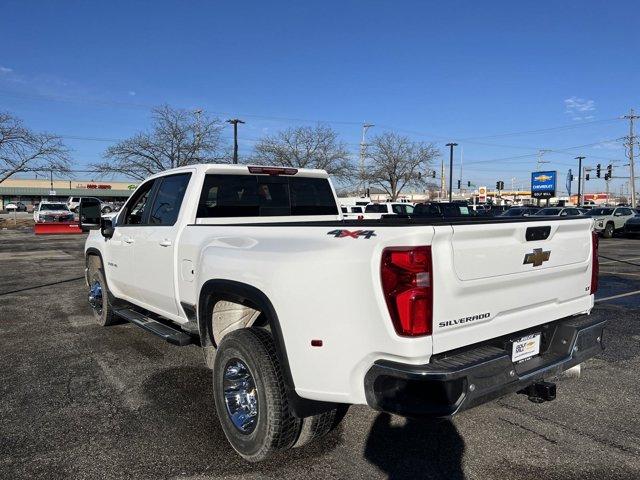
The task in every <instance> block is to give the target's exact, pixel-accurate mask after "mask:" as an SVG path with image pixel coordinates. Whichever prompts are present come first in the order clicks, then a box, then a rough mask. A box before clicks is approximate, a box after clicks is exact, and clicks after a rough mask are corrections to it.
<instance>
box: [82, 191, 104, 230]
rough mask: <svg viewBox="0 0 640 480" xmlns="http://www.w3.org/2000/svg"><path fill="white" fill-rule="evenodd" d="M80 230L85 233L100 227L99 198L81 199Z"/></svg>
mask: <svg viewBox="0 0 640 480" xmlns="http://www.w3.org/2000/svg"><path fill="white" fill-rule="evenodd" d="M78 212H79V214H78V217H79V218H80V229H81V230H82V231H83V232H88V231H89V230H95V229H97V228H99V227H100V225H101V224H100V216H101V214H102V212H101V211H100V201H99V200H98V199H97V198H81V199H80V206H79V207H78Z"/></svg>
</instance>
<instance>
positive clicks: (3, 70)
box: [0, 65, 13, 74]
mask: <svg viewBox="0 0 640 480" xmlns="http://www.w3.org/2000/svg"><path fill="white" fill-rule="evenodd" d="M11 72H13V68H9V67H3V66H2V65H0V74H2V73H11Z"/></svg>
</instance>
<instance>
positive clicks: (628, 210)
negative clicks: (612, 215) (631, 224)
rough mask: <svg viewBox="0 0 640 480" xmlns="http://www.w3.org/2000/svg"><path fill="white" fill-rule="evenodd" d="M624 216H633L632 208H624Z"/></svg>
mask: <svg viewBox="0 0 640 480" xmlns="http://www.w3.org/2000/svg"><path fill="white" fill-rule="evenodd" d="M622 214H623V215H626V216H629V215H633V212H632V211H631V209H630V208H623V209H622Z"/></svg>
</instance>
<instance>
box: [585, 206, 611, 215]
mask: <svg viewBox="0 0 640 480" xmlns="http://www.w3.org/2000/svg"><path fill="white" fill-rule="evenodd" d="M612 213H613V208H592V209H591V210H589V211H588V213H587V215H590V216H592V217H596V216H600V215H611V214H612Z"/></svg>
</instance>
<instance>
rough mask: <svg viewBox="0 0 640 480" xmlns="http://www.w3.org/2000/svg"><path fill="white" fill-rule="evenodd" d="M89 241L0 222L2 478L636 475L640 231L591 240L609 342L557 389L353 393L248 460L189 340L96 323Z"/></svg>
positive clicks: (639, 461)
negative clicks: (436, 417) (334, 420)
mask: <svg viewBox="0 0 640 480" xmlns="http://www.w3.org/2000/svg"><path fill="white" fill-rule="evenodd" d="M83 243H84V236H82V235H77V236H39V237H35V236H34V235H33V234H32V233H31V232H30V231H10V230H7V231H0V338H1V340H0V342H1V343H0V362H1V365H2V368H1V369H0V380H1V381H0V398H1V401H0V478H4V479H16V478H47V479H53V478H65V479H66V478H104V479H112V478H136V479H147V478H193V479H207V478H232V479H234V478H247V479H258V478H278V479H289V478H301V479H305V480H308V479H310V478H349V479H351V478H363V479H365V478H366V479H370V478H392V479H400V478H412V479H415V478H439V479H461V478H468V479H483V480H485V479H500V480H504V479H511V478H513V479H529V478H532V479H576V480H577V479H637V478H640V406H639V402H638V400H639V398H638V396H639V392H640V390H639V387H638V385H640V322H639V320H640V310H639V307H640V239H639V240H635V239H624V238H613V239H610V240H601V248H600V253H601V256H602V258H601V278H600V282H601V285H600V290H599V292H598V295H597V301H598V303H597V306H596V309H595V311H594V313H595V314H597V315H604V316H606V317H608V318H609V321H610V322H609V326H608V330H607V334H606V336H605V339H606V345H607V349H606V351H605V352H604V353H603V354H602V355H600V356H599V357H597V358H594V359H592V360H590V361H589V362H587V363H586V365H585V366H584V368H583V375H582V378H581V379H579V380H563V381H562V382H560V383H558V398H557V400H556V401H554V402H549V403H544V404H541V405H536V404H533V403H530V402H529V401H528V400H527V399H526V398H525V397H524V396H522V395H510V396H508V397H505V398H503V399H501V400H499V401H497V402H494V403H491V404H487V405H484V406H481V407H478V408H476V409H473V410H470V411H467V412H464V413H462V414H460V415H459V416H457V417H455V418H454V419H453V420H452V421H438V422H426V421H416V420H404V419H402V418H399V417H390V416H388V415H386V414H380V413H377V412H375V411H373V410H370V409H368V408H366V407H360V406H358V407H352V408H351V410H350V411H349V414H348V415H347V417H346V418H345V420H344V422H343V423H342V425H341V427H340V428H339V429H338V430H337V431H335V432H333V433H332V434H331V435H330V436H329V437H328V438H326V439H325V440H324V441H322V442H321V443H319V444H313V445H310V446H308V447H306V448H302V449H296V450H294V451H290V452H287V453H286V454H283V455H281V456H278V457H275V458H273V459H271V460H269V461H267V462H265V463H261V464H258V465H252V464H248V463H245V462H244V461H242V460H241V459H240V457H238V456H237V455H236V454H235V452H234V451H233V450H232V448H231V447H230V446H229V444H228V443H227V442H226V440H225V438H224V435H223V433H222V430H221V428H220V427H219V425H218V421H217V419H216V415H215V410H214V406H213V399H212V395H211V393H210V390H211V375H210V372H209V370H207V369H206V368H205V366H204V363H203V361H202V356H201V353H200V351H199V349H198V348H197V347H194V346H189V347H182V348H179V347H173V346H171V345H169V344H167V343H163V342H162V341H161V340H160V339H158V338H156V337H153V336H151V335H149V334H147V333H145V332H143V331H142V330H140V329H138V328H136V327H135V326H132V325H130V324H121V325H117V326H113V327H109V328H101V327H98V326H97V325H95V324H94V322H93V318H92V315H91V312H90V310H89V307H88V305H87V302H86V291H85V286H84V283H83V281H82V280H79V279H78V278H79V277H81V276H82V272H83V255H82V245H83Z"/></svg>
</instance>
